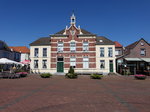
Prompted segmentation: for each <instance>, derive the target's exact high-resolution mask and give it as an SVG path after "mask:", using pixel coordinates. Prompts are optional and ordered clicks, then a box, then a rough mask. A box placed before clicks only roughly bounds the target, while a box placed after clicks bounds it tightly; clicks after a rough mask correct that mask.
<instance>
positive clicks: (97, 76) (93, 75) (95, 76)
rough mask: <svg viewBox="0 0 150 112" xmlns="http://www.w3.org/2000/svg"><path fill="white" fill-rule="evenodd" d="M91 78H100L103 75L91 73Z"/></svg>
mask: <svg viewBox="0 0 150 112" xmlns="http://www.w3.org/2000/svg"><path fill="white" fill-rule="evenodd" d="M90 77H91V78H92V79H101V78H102V77H103V75H99V74H91V76H90Z"/></svg>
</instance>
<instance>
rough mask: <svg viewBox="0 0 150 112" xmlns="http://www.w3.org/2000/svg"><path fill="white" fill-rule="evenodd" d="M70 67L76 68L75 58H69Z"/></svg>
mask: <svg viewBox="0 0 150 112" xmlns="http://www.w3.org/2000/svg"><path fill="white" fill-rule="evenodd" d="M70 66H72V67H73V68H75V66H76V58H75V57H70Z"/></svg>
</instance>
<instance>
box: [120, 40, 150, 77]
mask: <svg viewBox="0 0 150 112" xmlns="http://www.w3.org/2000/svg"><path fill="white" fill-rule="evenodd" d="M117 60H120V61H121V62H122V65H123V67H124V69H127V70H128V71H129V72H130V73H131V74H136V73H146V74H147V73H149V70H150V44H149V43H148V42H147V41H145V40H144V39H143V38H141V39H140V40H138V41H136V42H134V43H132V44H130V45H128V46H127V47H125V51H124V55H123V56H121V57H119V58H118V59H117Z"/></svg>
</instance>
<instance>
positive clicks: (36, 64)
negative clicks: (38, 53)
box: [34, 60, 38, 68]
mask: <svg viewBox="0 0 150 112" xmlns="http://www.w3.org/2000/svg"><path fill="white" fill-rule="evenodd" d="M34 68H38V60H34Z"/></svg>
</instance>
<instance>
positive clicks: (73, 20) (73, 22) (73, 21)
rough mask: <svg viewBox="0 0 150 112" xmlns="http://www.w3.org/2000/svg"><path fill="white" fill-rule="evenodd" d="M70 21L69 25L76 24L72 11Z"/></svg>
mask: <svg viewBox="0 0 150 112" xmlns="http://www.w3.org/2000/svg"><path fill="white" fill-rule="evenodd" d="M70 19H71V22H70V24H71V25H75V24H76V17H75V15H74V12H73V13H72V16H71V18H70Z"/></svg>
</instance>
